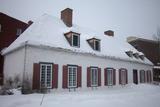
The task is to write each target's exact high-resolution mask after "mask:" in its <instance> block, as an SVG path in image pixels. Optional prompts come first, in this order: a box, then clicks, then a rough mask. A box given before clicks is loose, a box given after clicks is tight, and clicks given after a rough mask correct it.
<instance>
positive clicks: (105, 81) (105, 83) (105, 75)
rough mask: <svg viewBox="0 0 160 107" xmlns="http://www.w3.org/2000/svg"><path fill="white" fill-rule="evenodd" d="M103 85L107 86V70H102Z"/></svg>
mask: <svg viewBox="0 0 160 107" xmlns="http://www.w3.org/2000/svg"><path fill="white" fill-rule="evenodd" d="M104 85H108V78H107V68H105V69H104Z"/></svg>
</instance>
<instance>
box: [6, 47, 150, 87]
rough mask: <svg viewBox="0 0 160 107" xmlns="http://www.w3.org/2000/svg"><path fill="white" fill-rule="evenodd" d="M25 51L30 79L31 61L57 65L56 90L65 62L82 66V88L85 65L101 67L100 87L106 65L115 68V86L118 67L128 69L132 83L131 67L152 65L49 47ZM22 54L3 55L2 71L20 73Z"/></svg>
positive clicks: (85, 85)
mask: <svg viewBox="0 0 160 107" xmlns="http://www.w3.org/2000/svg"><path fill="white" fill-rule="evenodd" d="M26 53H27V56H26V59H27V60H26V72H27V75H29V77H30V78H31V80H32V76H33V63H39V62H51V63H55V64H58V65H59V71H58V90H62V66H63V65H67V64H74V65H79V66H82V89H86V88H87V67H89V66H98V67H100V68H101V81H102V83H101V84H102V86H101V87H104V68H106V67H113V68H115V69H116V85H117V86H118V84H119V75H118V74H119V73H118V70H119V69H120V68H126V69H127V70H128V83H133V69H137V70H142V69H143V70H152V66H149V65H144V64H138V63H133V62H125V61H118V60H111V59H104V58H100V57H95V56H90V55H84V54H83V55H82V54H77V53H71V52H64V51H57V50H51V49H42V48H37V47H31V46H28V47H27V52H26ZM23 55H24V49H21V50H18V51H16V52H14V53H11V54H8V55H6V56H5V67H4V72H5V75H6V76H13V75H12V74H15V73H18V72H19V73H20V74H21V73H22V70H23V69H22V68H23V60H24V59H23ZM17 61H18V63H17ZM15 62H16V63H15ZM8 73H9V74H8ZM138 73H139V72H138ZM138 79H139V74H138Z"/></svg>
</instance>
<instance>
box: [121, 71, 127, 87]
mask: <svg viewBox="0 0 160 107" xmlns="http://www.w3.org/2000/svg"><path fill="white" fill-rule="evenodd" d="M119 72H120V73H119V78H120V84H121V85H125V84H127V83H128V74H127V70H126V69H120V71H119Z"/></svg>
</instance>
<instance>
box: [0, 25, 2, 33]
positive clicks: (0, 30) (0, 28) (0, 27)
mask: <svg viewBox="0 0 160 107" xmlns="http://www.w3.org/2000/svg"><path fill="white" fill-rule="evenodd" d="M0 32H2V25H1V24H0Z"/></svg>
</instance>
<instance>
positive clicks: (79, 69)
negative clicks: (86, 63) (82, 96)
mask: <svg viewBox="0 0 160 107" xmlns="http://www.w3.org/2000/svg"><path fill="white" fill-rule="evenodd" d="M81 78H82V67H81V66H78V69H77V87H81V84H82V83H81Z"/></svg>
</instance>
